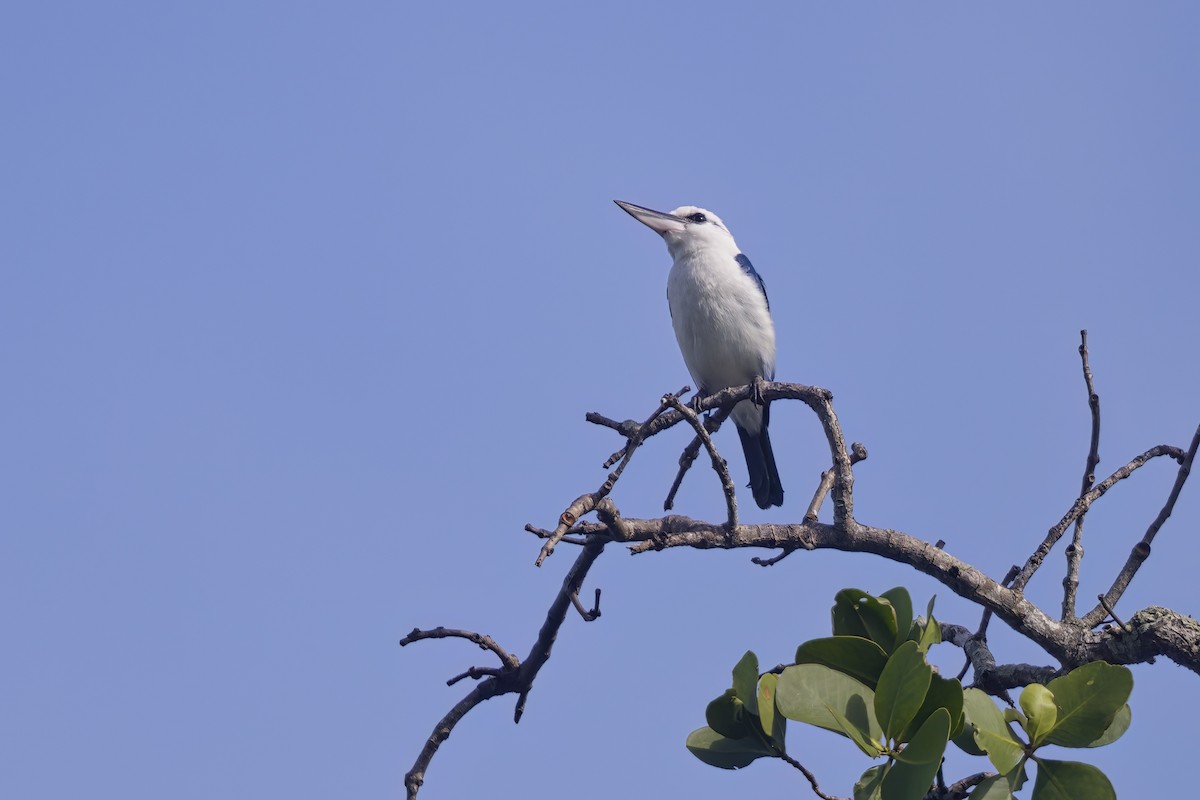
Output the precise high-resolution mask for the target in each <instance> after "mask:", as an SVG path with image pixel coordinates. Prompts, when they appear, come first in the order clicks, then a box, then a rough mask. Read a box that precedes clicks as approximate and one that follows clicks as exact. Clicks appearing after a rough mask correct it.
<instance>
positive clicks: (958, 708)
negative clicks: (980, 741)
mask: <svg viewBox="0 0 1200 800" xmlns="http://www.w3.org/2000/svg"><path fill="white" fill-rule="evenodd" d="M939 708H944V709H946V710H947V711H948V712H950V737H951V738H955V737H959V736H961V735H962V732H963V688H962V684H961V683H959V682H958V681H956V680H954V679H953V678H943V677H942V676H941V675H938V674H937V673H936V672H935V673H934V674H933V680H932V681H930V683H929V691H927V692H926V693H925V702H923V703H921V709H920V710H919V711H918V712H917V715H916V716H915V717H913V720H912V722H910V723H909V724H908V728H906V729H905V731H904V733H902V734H901V735H900V741H902V742H907V741H908V740H909V739H911V738H912V737H913V734H915V733H916V732H917V729H918V728H920V727H921V726H922V725H923V724H925V720H927V719H929V715H930V714H932V713H933V712H934V711H935V710H937V709H939ZM967 738H971V737H970V734H968V736H967ZM973 742H974V740H972V743H973ZM956 743H957V739H956ZM959 746H960V747H961V746H962V745H961V744H960V745H959ZM974 755H977V756H981V755H984V753H983V752H982V751H980V752H978V753H974Z"/></svg>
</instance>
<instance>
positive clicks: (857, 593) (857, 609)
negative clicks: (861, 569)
mask: <svg viewBox="0 0 1200 800" xmlns="http://www.w3.org/2000/svg"><path fill="white" fill-rule="evenodd" d="M833 635H834V636H861V637H863V638H864V639H870V640H871V641H873V642H875V644H877V645H879V646H880V647H882V648H883V649H884V650H885V651H887V652H889V653H890V652H892V649H893V647H894V646H895V644H896V610H895V609H894V608H892V604H891V603H888V602H886V601H883V600H880V599H879V598H878V597H872V596H871V595H869V594H867V593H866V592H864V591H861V590H859V589H842V590H841V591H840V592H838V593H837V594H836V595H835V596H834V604H833Z"/></svg>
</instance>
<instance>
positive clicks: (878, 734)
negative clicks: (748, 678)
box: [775, 664, 883, 755]
mask: <svg viewBox="0 0 1200 800" xmlns="http://www.w3.org/2000/svg"><path fill="white" fill-rule="evenodd" d="M874 705H875V693H874V692H873V691H871V689H870V688H869V687H867V686H866V685H864V684H863V683H861V682H859V681H856V680H855V679H854V678H851V677H850V676H849V675H845V674H843V673H841V672H838V671H837V670H835V669H831V668H829V667H827V666H825V665H824V664H797V665H796V666H793V667H788V668H787V669H785V670H784V671H783V674H781V675H780V676H779V682H778V683H777V684H776V688H775V706H776V708H778V709H779V713H781V714H783V716H785V717H787V718H788V719H792V720H796V721H797V722H807V723H808V724H809V725H816V726H817V727H818V728H824V729H825V730H829V731H833V732H834V733H840V734H842V735H843V736H847V737H849V738H850V739H852V740H854V741H855V742H856V743H860V741H859V740H860V737H861V739H862V740H863V741H865V742H867V743H868V745H869V746H870V747H871V748H872V749H873V750H874V751H875V752H874V753H873V755H878V753H879V748H878V745H877V743H878V742H881V741H882V739H883V730H882V729H881V728H880V727H879V722H878V720H876V718H875V712H874ZM847 726H849V728H848V727H847ZM855 734H858V735H860V736H856V735H855ZM860 746H862V745H861V743H860ZM864 752H868V751H866V750H864Z"/></svg>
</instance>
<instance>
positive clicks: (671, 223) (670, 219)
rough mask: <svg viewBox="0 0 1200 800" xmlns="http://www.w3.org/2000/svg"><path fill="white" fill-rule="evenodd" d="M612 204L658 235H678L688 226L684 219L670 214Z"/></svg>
mask: <svg viewBox="0 0 1200 800" xmlns="http://www.w3.org/2000/svg"><path fill="white" fill-rule="evenodd" d="M613 202H614V203H616V204H617V205H619V206H620V207H621V208H623V209H624V210H625V212H626V213H627V214H629V216H631V217H633V218H634V219H636V220H637V221H638V222H640V223H642V224H643V225H645V226H646V227H647V228H649V229H650V230H652V231H654V232H655V233H658V234H660V235H665V234H668V233H678V232H679V231H681V230H683V229H684V228H685V227H686V226H687V224H688V223H687V220H686V219H682V218H680V217H676V216H673V215H671V214H664V213H663V212H661V211H654V210H653V209H649V208H642V207H641V206H635V205H634V204H633V203H626V202H623V201H621V200H613Z"/></svg>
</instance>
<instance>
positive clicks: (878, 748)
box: [825, 706, 884, 758]
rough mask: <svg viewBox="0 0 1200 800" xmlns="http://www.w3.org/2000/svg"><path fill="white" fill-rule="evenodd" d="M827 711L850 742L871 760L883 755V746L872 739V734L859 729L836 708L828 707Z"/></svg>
mask: <svg viewBox="0 0 1200 800" xmlns="http://www.w3.org/2000/svg"><path fill="white" fill-rule="evenodd" d="M825 710H826V711H828V712H829V715H830V716H831V717H833V719H834V720H835V721H836V722H837V724H838V726H839V727H840V728H841V733H844V734H845V735H846V736H848V737H849V738H850V741H852V742H854V743H855V744H856V745H858V749H859V750H862V751H863V753H865V754H866V755H868V756H870V757H871V758H878V757H879V756H881V755H883V752H884V748H883V746H882V745H881V744H879V743H877V742H875V741H874V740H872V739H871V736H870V732H869V731H867V730H864V729H863V728H861V727H859V725H857V724H856V723H853V722H851V721H850V720H849V719H848V718H847V717H846V715H845V714H843V713H842V712H841V711H840V710H839V709H837V708H836V707H834V706H826V707H825Z"/></svg>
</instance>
